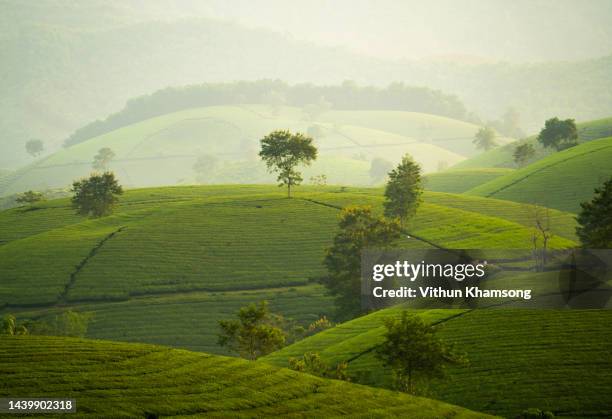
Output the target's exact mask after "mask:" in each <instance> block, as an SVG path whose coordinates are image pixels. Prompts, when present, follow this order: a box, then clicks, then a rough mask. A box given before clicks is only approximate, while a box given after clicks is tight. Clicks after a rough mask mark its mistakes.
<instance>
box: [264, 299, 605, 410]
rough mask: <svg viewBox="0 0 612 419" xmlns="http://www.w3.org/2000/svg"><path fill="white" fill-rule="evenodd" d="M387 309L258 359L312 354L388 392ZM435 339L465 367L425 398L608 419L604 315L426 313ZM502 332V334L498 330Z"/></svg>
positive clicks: (392, 312)
mask: <svg viewBox="0 0 612 419" xmlns="http://www.w3.org/2000/svg"><path fill="white" fill-rule="evenodd" d="M400 312H401V309H400V308H391V309H387V310H382V311H378V312H375V313H373V314H370V315H367V316H364V317H360V318H357V319H355V320H352V321H349V322H346V323H343V324H341V325H339V326H336V327H334V328H332V329H328V330H326V331H323V332H321V333H319V334H317V335H315V336H313V337H310V338H306V339H304V340H302V341H300V342H297V343H295V344H293V345H291V346H288V347H286V348H283V349H281V350H280V351H278V352H275V353H273V354H270V355H268V356H267V357H265V358H263V361H264V362H266V363H274V364H276V365H280V366H283V365H286V364H287V360H288V358H289V357H299V356H302V355H303V354H304V353H306V352H310V351H314V352H318V353H319V354H320V355H321V356H322V358H323V359H324V360H327V361H328V362H330V363H338V362H348V365H349V366H348V373H349V374H350V375H351V376H352V377H354V379H355V380H356V381H357V382H361V383H366V384H370V385H377V386H382V387H392V385H393V381H392V375H391V372H390V370H388V369H386V368H385V367H384V366H383V365H382V364H381V363H380V361H378V360H377V358H376V357H375V355H374V354H375V349H376V348H377V346H378V345H379V344H380V343H381V342H382V336H383V333H384V330H385V328H384V326H383V323H382V321H383V319H384V318H385V317H387V316H398V315H399V313H400ZM419 315H420V316H422V317H424V318H425V319H426V320H427V321H430V322H432V323H436V324H440V325H441V329H440V332H439V333H440V336H441V337H442V339H444V340H445V341H446V342H452V343H454V344H455V345H456V348H457V349H458V350H460V351H462V352H464V353H465V354H466V355H467V357H468V359H469V362H470V365H469V366H468V367H453V368H451V369H450V370H449V376H448V378H447V379H445V380H439V381H435V382H433V383H432V384H431V385H430V386H429V387H428V389H427V394H428V396H429V397H434V398H437V399H440V400H444V401H447V402H450V403H453V402H455V403H458V402H461V404H462V406H466V407H468V408H471V409H477V410H480V411H484V412H488V413H492V414H497V415H501V416H505V417H516V416H517V415H518V414H519V413H521V412H522V411H523V410H525V409H528V408H539V409H541V410H549V411H552V412H553V413H554V414H555V415H556V416H560V417H607V416H610V415H611V414H612V397H611V396H610V395H609V394H608V393H607V392H605V391H604V392H602V391H601V389H604V388H609V387H610V386H611V385H612V372H611V367H612V355H611V354H612V332H611V331H610V328H609V324H610V321H611V320H612V312H611V311H609V310H588V311H579V310H528V309H514V310H511V309H498V310H494V309H489V310H487V309H479V310H472V311H470V310H427V311H420V312H419ZM502 325H503V327H502Z"/></svg>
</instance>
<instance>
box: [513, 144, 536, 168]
mask: <svg viewBox="0 0 612 419" xmlns="http://www.w3.org/2000/svg"><path fill="white" fill-rule="evenodd" d="M534 155H535V148H534V147H533V145H532V144H530V143H524V144H521V145H517V146H516V148H515V149H514V153H512V157H513V158H514V162H515V163H516V164H517V165H519V166H524V165H525V163H527V162H528V161H529V159H531V158H532V157H533V156H534Z"/></svg>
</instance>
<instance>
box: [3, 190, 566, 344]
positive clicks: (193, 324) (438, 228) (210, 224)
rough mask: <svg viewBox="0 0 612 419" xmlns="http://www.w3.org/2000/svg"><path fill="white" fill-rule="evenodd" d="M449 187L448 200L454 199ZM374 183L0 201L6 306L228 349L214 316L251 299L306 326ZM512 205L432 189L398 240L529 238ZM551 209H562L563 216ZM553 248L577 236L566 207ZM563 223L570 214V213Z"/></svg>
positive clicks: (476, 243)
mask: <svg viewBox="0 0 612 419" xmlns="http://www.w3.org/2000/svg"><path fill="white" fill-rule="evenodd" d="M453 198H456V199H453ZM351 204H361V205H371V206H373V207H374V208H375V210H377V211H380V210H381V205H382V197H381V190H380V189H369V188H361V189H359V188H349V189H341V188H338V187H301V188H299V189H298V191H297V193H296V196H295V198H294V199H290V200H289V199H286V198H285V197H284V191H283V190H282V189H280V188H277V187H275V186H265V185H264V186H257V185H253V186H246V185H243V186H190V187H187V186H184V187H172V188H151V189H137V190H128V191H127V192H126V193H125V195H124V196H122V198H121V201H120V204H119V205H118V207H117V209H116V211H115V214H114V215H112V216H110V217H106V218H102V219H97V220H91V219H86V218H83V217H80V216H77V215H75V214H74V212H73V210H72V209H70V207H69V202H68V200H67V199H60V200H52V201H47V202H44V203H40V204H37V205H36V206H34V207H32V208H15V209H11V210H7V211H3V212H0V237H1V238H2V244H0V278H2V280H1V281H0V312H2V313H6V312H10V313H13V314H15V315H17V317H18V319H21V320H25V319H28V318H30V319H39V318H46V317H48V316H49V315H53V314H56V313H58V312H61V311H63V310H66V309H72V310H76V311H79V312H86V313H90V314H91V320H90V324H89V329H88V331H87V336H88V337H95V338H104V339H113V340H124V341H136V342H148V343H157V344H164V345H172V346H176V347H181V348H188V349H192V350H201V351H207V352H215V353H226V352H225V351H224V349H223V348H220V347H218V346H217V345H216V334H217V321H218V320H220V319H223V318H228V317H231V316H233V315H234V313H235V312H236V311H237V310H238V308H239V307H241V306H243V305H246V304H248V303H249V302H253V301H260V300H263V299H266V300H269V301H270V303H271V306H272V308H273V310H275V311H277V312H279V313H281V314H283V315H285V316H287V317H290V318H292V319H294V320H295V321H297V322H298V323H299V324H302V325H308V324H309V323H310V322H312V321H314V320H316V319H317V318H319V316H321V315H328V316H329V315H330V314H331V313H332V312H333V307H332V302H331V299H330V297H329V296H327V295H326V294H325V292H324V289H323V288H322V287H321V286H320V285H318V284H317V283H316V279H317V278H319V277H320V276H322V275H323V274H324V273H325V271H324V268H323V265H322V260H323V255H324V252H325V248H326V247H327V246H329V245H330V244H331V241H332V237H333V235H334V232H335V229H336V224H337V221H338V215H339V208H341V207H342V206H345V205H351ZM520 210H521V207H520V205H519V204H515V203H509V202H506V201H499V200H489V199H485V198H479V197H466V196H461V195H453V194H441V193H433V192H428V193H427V194H426V195H425V203H424V204H423V206H422V207H421V209H420V210H419V212H418V215H417V216H416V217H415V219H414V221H413V222H412V223H411V224H410V225H409V226H408V227H407V229H408V235H409V236H410V238H408V237H403V238H402V241H401V246H404V247H414V248H430V247H435V246H438V247H455V248H463V247H465V248H502V249H505V248H529V246H530V237H531V236H530V234H531V231H530V229H529V226H528V222H527V221H526V220H524V219H523V218H522V215H521V213H520ZM557 213H558V214H557ZM557 213H555V214H556V216H557V218H556V219H558V220H561V222H559V223H554V226H555V228H556V226H557V225H558V226H559V227H558V228H557V229H553V231H554V232H555V233H556V235H555V236H553V238H552V239H551V242H550V244H551V246H552V247H558V248H565V247H571V246H573V245H574V244H575V241H573V240H572V238H573V237H572V236H571V235H570V234H566V233H567V232H568V231H569V229H570V227H567V228H565V227H563V222H567V221H568V219H567V216H566V215H565V214H564V213H561V212H557ZM568 226H569V224H568Z"/></svg>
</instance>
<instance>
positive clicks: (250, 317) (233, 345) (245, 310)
mask: <svg viewBox="0 0 612 419" xmlns="http://www.w3.org/2000/svg"><path fill="white" fill-rule="evenodd" d="M278 317H280V316H276V315H274V314H272V313H270V309H269V307H268V302H267V301H262V302H260V303H259V304H254V303H253V304H249V305H248V306H246V307H242V308H241V309H240V310H239V311H238V319H232V320H220V321H219V327H220V328H221V332H220V334H219V338H218V343H219V345H221V346H225V347H227V348H229V349H230V350H232V351H234V352H237V353H238V354H239V355H240V356H241V357H243V358H246V359H251V360H254V359H257V358H258V357H260V356H263V355H267V354H269V353H270V352H273V351H275V350H278V349H280V348H282V347H283V345H284V344H285V338H286V336H285V332H284V331H283V330H282V329H281V328H280V327H277V326H276V324H278V323H279V321H278Z"/></svg>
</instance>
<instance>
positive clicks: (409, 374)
mask: <svg viewBox="0 0 612 419" xmlns="http://www.w3.org/2000/svg"><path fill="white" fill-rule="evenodd" d="M384 323H385V327H386V329H387V331H386V333H385V340H384V342H383V343H382V345H381V346H380V347H379V348H378V349H377V351H376V356H377V357H378V358H379V359H380V360H381V361H382V362H383V363H384V364H385V365H386V366H389V367H391V369H392V370H393V374H394V376H395V382H396V386H397V388H398V389H399V390H401V391H405V392H408V393H414V388H415V387H414V382H415V379H416V378H431V377H440V378H441V377H443V376H444V374H445V366H446V365H453V364H464V363H467V359H466V358H465V357H463V356H461V355H459V354H457V353H455V352H454V350H453V347H452V346H450V345H446V344H445V343H444V342H442V341H441V340H440V339H439V338H438V336H436V329H435V328H434V327H433V326H432V325H430V324H427V323H425V322H424V321H423V319H421V318H420V317H418V316H415V315H409V314H408V312H407V311H404V312H403V313H402V316H401V318H399V319H398V318H394V317H388V318H387V319H385V321H384Z"/></svg>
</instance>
